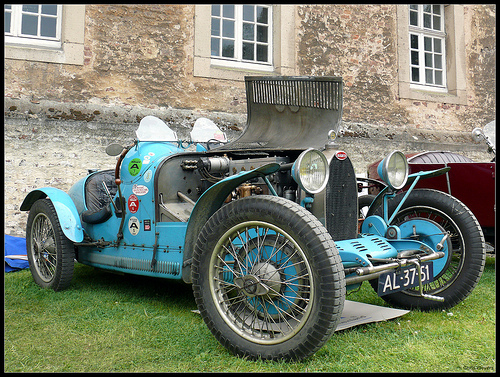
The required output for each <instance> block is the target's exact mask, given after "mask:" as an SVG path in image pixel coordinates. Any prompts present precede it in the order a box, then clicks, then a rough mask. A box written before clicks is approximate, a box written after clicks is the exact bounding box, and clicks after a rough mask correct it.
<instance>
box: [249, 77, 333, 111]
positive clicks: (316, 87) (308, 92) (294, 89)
mask: <svg viewBox="0 0 500 377" xmlns="http://www.w3.org/2000/svg"><path fill="white" fill-rule="evenodd" d="M315 79H316V80H314V81H313V80H304V81H299V80H291V79H288V80H287V79H276V80H272V79H269V78H266V79H262V80H260V79H254V80H252V81H248V82H247V85H249V87H248V86H247V101H251V102H253V103H259V104H270V105H283V106H297V107H312V108H317V109H325V110H339V109H340V108H341V106H342V103H341V101H342V92H341V84H342V83H341V81H332V80H328V81H326V80H325V81H319V79H320V78H315Z"/></svg>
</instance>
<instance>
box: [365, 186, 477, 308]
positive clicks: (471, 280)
mask: <svg viewBox="0 0 500 377" xmlns="http://www.w3.org/2000/svg"><path fill="white" fill-rule="evenodd" d="M404 194H405V193H400V194H398V195H396V197H395V198H394V199H392V200H391V201H390V202H389V212H390V213H392V211H394V209H395V208H396V207H397V206H398V204H399V203H400V202H401V200H402V199H403V196H404ZM375 213H376V214H381V208H378V209H377V210H376V211H375ZM414 219H420V220H427V221H430V222H432V223H433V224H435V225H436V226H437V227H438V229H440V230H441V231H442V234H443V235H445V234H448V235H449V237H448V239H447V242H448V248H447V253H446V255H445V258H446V261H445V263H444V264H443V267H442V269H441V270H440V271H434V274H435V276H434V280H433V281H432V282H429V283H427V284H424V285H423V290H424V293H425V294H431V295H437V296H440V297H443V298H444V301H443V302H439V301H432V300H427V299H425V298H423V297H421V296H420V295H419V291H418V289H417V288H411V289H407V290H404V291H401V292H396V293H392V294H389V295H385V296H382V298H383V299H384V300H385V301H387V302H389V303H390V304H393V305H396V306H399V307H403V308H408V309H412V308H419V309H421V310H441V309H447V308H451V307H453V306H455V305H457V304H458V303H459V302H461V301H463V300H464V299H465V298H466V297H467V296H468V295H469V294H470V293H471V292H472V290H473V289H474V287H475V286H476V285H477V283H478V282H479V279H480V278H481V275H482V273H483V269H484V264H485V261H486V252H485V241H484V235H483V232H482V230H481V227H480V225H479V222H478V221H477V219H476V218H475V216H474V215H473V213H472V212H471V211H470V210H469V209H468V208H467V207H466V206H465V205H464V204H463V203H462V202H460V201H459V200H458V199H456V198H454V197H452V196H451V195H448V194H446V193H443V192H441V191H437V190H431V189H417V190H414V191H412V192H411V193H410V195H409V196H408V198H407V200H406V201H405V203H404V204H403V205H402V207H401V209H400V211H399V212H398V213H397V214H396V216H395V218H394V221H393V223H392V224H393V225H401V224H403V223H405V222H407V221H410V220H414ZM416 236H417V237H419V233H418V229H416ZM417 239H418V238H417ZM422 241H423V239H422ZM370 283H371V284H372V286H374V287H375V286H376V284H377V280H371V281H370Z"/></svg>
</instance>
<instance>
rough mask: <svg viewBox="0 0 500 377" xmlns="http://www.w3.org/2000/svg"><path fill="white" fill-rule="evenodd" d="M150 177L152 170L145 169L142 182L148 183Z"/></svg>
mask: <svg viewBox="0 0 500 377" xmlns="http://www.w3.org/2000/svg"><path fill="white" fill-rule="evenodd" d="M151 178H153V172H152V171H151V170H147V171H146V173H144V182H146V183H148V182H149V181H150V180H151Z"/></svg>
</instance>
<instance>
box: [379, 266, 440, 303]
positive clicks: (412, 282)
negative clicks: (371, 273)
mask: <svg viewBox="0 0 500 377" xmlns="http://www.w3.org/2000/svg"><path fill="white" fill-rule="evenodd" d="M421 275H422V284H427V283H430V282H431V281H432V280H433V279H434V273H433V269H432V262H424V263H422V264H421ZM413 287H418V270H417V266H415V265H413V264H412V265H409V266H405V267H401V268H399V269H395V270H391V271H387V272H384V273H383V274H382V275H380V276H379V278H378V291H377V293H378V295H379V296H383V295H387V294H389V293H394V292H399V291H404V290H406V289H409V288H413Z"/></svg>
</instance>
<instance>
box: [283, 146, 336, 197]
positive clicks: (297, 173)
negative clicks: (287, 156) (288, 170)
mask: <svg viewBox="0 0 500 377" xmlns="http://www.w3.org/2000/svg"><path fill="white" fill-rule="evenodd" d="M329 173H330V170H329V169H328V161H327V159H326V157H325V155H324V154H323V153H321V152H320V151H318V150H316V149H313V148H309V149H307V150H305V151H304V152H302V153H301V154H300V156H299V158H297V160H296V161H295V162H294V164H293V167H292V176H293V179H294V180H295V182H297V183H298V184H299V186H300V188H301V189H302V190H304V191H305V192H307V193H309V194H317V193H318V192H320V191H322V190H323V189H324V188H325V187H326V184H327V182H328V176H329Z"/></svg>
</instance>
